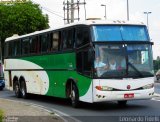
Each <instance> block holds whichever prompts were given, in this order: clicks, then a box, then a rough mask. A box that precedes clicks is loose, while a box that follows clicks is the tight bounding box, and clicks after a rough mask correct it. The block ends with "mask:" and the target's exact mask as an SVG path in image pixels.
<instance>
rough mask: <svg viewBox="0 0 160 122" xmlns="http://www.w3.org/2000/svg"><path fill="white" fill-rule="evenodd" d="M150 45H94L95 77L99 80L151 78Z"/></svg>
mask: <svg viewBox="0 0 160 122" xmlns="http://www.w3.org/2000/svg"><path fill="white" fill-rule="evenodd" d="M152 67H153V64H152V53H151V45H150V44H128V45H127V44H125V45H124V44H110V45H102V44H96V45H95V61H94V68H95V76H96V77H99V78H143V77H153V68H152Z"/></svg>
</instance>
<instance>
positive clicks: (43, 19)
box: [0, 1, 49, 52]
mask: <svg viewBox="0 0 160 122" xmlns="http://www.w3.org/2000/svg"><path fill="white" fill-rule="evenodd" d="M47 28H49V25H48V15H43V14H42V10H41V9H40V7H39V5H38V4H33V3H32V2H31V1H29V2H23V3H19V2H14V3H10V4H2V3H0V41H1V44H2V50H3V48H4V40H5V38H7V37H10V36H12V35H13V34H18V35H23V34H27V33H31V32H34V31H39V30H43V29H47ZM3 52H4V51H3Z"/></svg>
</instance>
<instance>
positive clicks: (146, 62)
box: [4, 20, 154, 107]
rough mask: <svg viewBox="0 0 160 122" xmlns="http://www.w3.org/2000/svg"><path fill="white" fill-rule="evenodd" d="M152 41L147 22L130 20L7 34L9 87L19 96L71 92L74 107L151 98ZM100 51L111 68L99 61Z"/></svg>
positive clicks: (64, 94)
mask: <svg viewBox="0 0 160 122" xmlns="http://www.w3.org/2000/svg"><path fill="white" fill-rule="evenodd" d="M152 45H153V43H152V42H151V41H150V37H149V33H148V31H147V27H146V25H144V24H143V23H141V22H130V21H127V22H125V21H102V20H88V21H84V22H78V23H72V24H68V25H64V26H63V27H59V28H56V29H47V30H42V31H36V32H34V33H30V34H26V35H21V36H18V35H14V36H12V37H9V38H7V39H6V40H5V49H6V50H5V59H4V67H5V73H4V74H5V80H6V87H7V88H8V89H9V90H14V91H15V95H16V97H18V98H19V97H22V98H26V97H27V96H28V95H29V94H38V95H46V96H53V97H59V98H68V99H70V101H71V105H72V106H73V107H78V105H79V103H80V101H83V102H88V103H95V102H105V101H117V103H118V105H126V104H127V101H129V100H143V99H151V98H152V97H153V95H154V71H153V58H152ZM97 57H99V58H100V59H99V60H101V64H102V65H104V64H105V67H106V68H103V67H102V66H100V67H96V66H95V63H96V60H97ZM111 59H114V60H115V61H116V66H114V67H115V68H114V69H110V66H109V65H110V60H111ZM99 72H101V74H100V73H99Z"/></svg>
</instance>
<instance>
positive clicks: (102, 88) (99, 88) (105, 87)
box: [95, 86, 113, 91]
mask: <svg viewBox="0 0 160 122" xmlns="http://www.w3.org/2000/svg"><path fill="white" fill-rule="evenodd" d="M95 88H96V89H97V90H99V91H112V90H113V88H111V87H108V86H96V87H95Z"/></svg>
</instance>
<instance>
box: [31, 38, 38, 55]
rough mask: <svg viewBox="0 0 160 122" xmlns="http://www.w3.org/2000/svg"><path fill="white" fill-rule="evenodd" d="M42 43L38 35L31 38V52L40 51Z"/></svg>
mask: <svg viewBox="0 0 160 122" xmlns="http://www.w3.org/2000/svg"><path fill="white" fill-rule="evenodd" d="M39 48H40V44H39V41H38V36H35V37H32V38H31V39H30V53H38V52H39Z"/></svg>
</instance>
